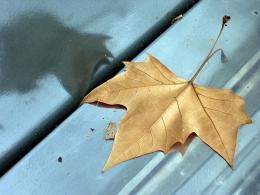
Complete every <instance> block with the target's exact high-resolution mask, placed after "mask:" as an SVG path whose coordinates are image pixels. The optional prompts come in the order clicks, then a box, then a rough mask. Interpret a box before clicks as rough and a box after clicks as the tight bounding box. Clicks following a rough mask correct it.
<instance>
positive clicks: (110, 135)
mask: <svg viewBox="0 0 260 195" xmlns="http://www.w3.org/2000/svg"><path fill="white" fill-rule="evenodd" d="M115 134H116V123H113V122H109V124H108V126H107V129H106V140H113V139H115Z"/></svg>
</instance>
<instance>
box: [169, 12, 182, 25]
mask: <svg viewBox="0 0 260 195" xmlns="http://www.w3.org/2000/svg"><path fill="white" fill-rule="evenodd" d="M182 18H183V15H182V14H180V15H178V16H176V17H175V18H173V19H172V21H171V24H173V23H174V22H176V21H178V20H180V19H182Z"/></svg>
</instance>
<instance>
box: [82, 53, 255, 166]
mask: <svg viewBox="0 0 260 195" xmlns="http://www.w3.org/2000/svg"><path fill="white" fill-rule="evenodd" d="M124 64H125V65H126V66H127V68H128V70H127V71H126V72H124V73H122V74H120V75H117V76H115V77H114V78H112V79H111V80H109V81H107V82H105V83H104V84H102V85H100V86H99V87H97V88H96V89H94V90H93V91H92V92H91V93H90V94H89V95H87V96H86V97H85V98H84V100H83V102H88V103H91V102H103V103H106V104H109V105H122V106H125V107H126V108H127V113H126V115H125V116H124V117H123V119H122V121H121V122H120V125H119V130H118V131H117V133H116V136H115V141H114V145H113V148H112V152H111V154H110V156H109V159H108V161H107V163H106V164H105V167H104V170H107V169H109V168H110V167H111V166H114V165H116V164H118V163H121V162H123V161H126V160H129V159H132V158H135V157H138V156H141V155H144V154H147V153H151V152H154V151H163V152H164V153H168V152H169V151H170V150H171V149H172V147H173V146H176V144H177V145H178V143H179V144H184V143H185V141H186V139H187V138H188V137H189V135H191V134H193V133H195V134H196V135H197V136H198V137H200V139H201V140H202V141H203V142H205V143H206V144H208V145H209V146H210V147H211V148H212V149H213V150H215V151H216V152H217V153H218V154H220V155H221V156H222V157H223V158H224V159H225V160H226V161H227V162H228V164H229V165H232V164H233V158H234V153H235V147H236V139H237V131H238V128H239V127H240V125H242V124H247V123H251V119H250V118H249V117H248V116H247V114H246V113H245V112H244V101H243V99H242V98H241V97H239V96H236V95H235V94H233V93H232V92H230V91H229V90H227V89H217V88H206V87H202V86H199V85H197V84H194V83H192V82H191V81H186V80H184V79H181V78H179V77H177V76H175V75H174V74H173V73H172V72H170V71H169V70H168V69H167V68H166V67H165V66H164V65H163V64H161V63H160V62H159V61H158V60H157V59H155V58H154V57H153V56H151V55H148V58H147V60H146V61H145V62H124ZM175 148H176V147H175Z"/></svg>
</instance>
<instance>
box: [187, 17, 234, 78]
mask: <svg viewBox="0 0 260 195" xmlns="http://www.w3.org/2000/svg"><path fill="white" fill-rule="evenodd" d="M229 20H230V16H223V20H222V25H221V29H220V31H219V33H218V37H217V39H216V41H215V43H214V45H213V47H212V48H211V50H210V51H209V53H208V55H207V57H206V58H205V60H204V61H203V62H202V64H201V65H200V67H199V68H198V70H197V71H196V72H195V74H194V75H193V77H192V79H191V80H190V81H191V82H193V81H194V80H195V79H196V77H197V76H198V74H199V73H200V71H201V70H202V68H203V67H204V66H205V65H206V63H207V61H208V60H209V59H210V57H211V56H212V55H211V54H212V52H213V51H214V49H215V47H216V45H217V43H218V40H219V38H220V36H221V34H222V32H223V29H224V26H226V23H227V22H228V21H229Z"/></svg>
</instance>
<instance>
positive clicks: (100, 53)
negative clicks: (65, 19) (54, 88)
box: [0, 13, 112, 96]
mask: <svg viewBox="0 0 260 195" xmlns="http://www.w3.org/2000/svg"><path fill="white" fill-rule="evenodd" d="M108 39H109V37H108V36H105V35H100V34H90V33H82V32H79V31H77V30H76V29H73V28H71V27H66V26H64V24H62V22H60V21H59V19H58V18H56V17H55V16H52V15H50V14H48V13H29V14H23V15H20V16H17V17H16V18H15V19H13V20H12V22H11V23H9V24H8V25H6V26H2V27H1V30H0V75H1V77H0V90H1V91H0V93H4V92H5V91H17V92H19V93H28V92H29V91H30V90H32V89H34V88H36V87H38V85H37V82H38V81H39V80H40V79H43V78H44V76H46V75H48V74H52V75H55V76H56V77H57V78H58V79H59V81H60V82H61V84H62V86H63V87H64V88H65V89H66V91H67V92H69V93H70V94H71V95H73V96H74V95H77V96H78V95H81V96H82V95H84V92H85V91H86V89H87V87H88V82H89V80H90V77H91V75H92V73H93V71H95V70H96V69H97V67H98V66H99V65H101V64H110V60H109V59H111V57H112V54H111V53H110V52H109V50H108V49H107V48H106V46H105V41H106V40H108Z"/></svg>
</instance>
